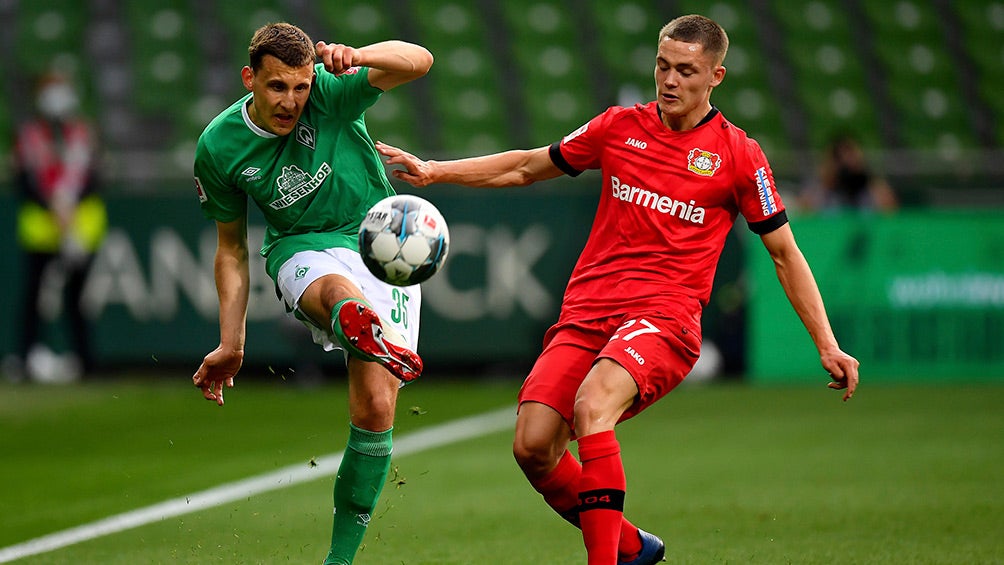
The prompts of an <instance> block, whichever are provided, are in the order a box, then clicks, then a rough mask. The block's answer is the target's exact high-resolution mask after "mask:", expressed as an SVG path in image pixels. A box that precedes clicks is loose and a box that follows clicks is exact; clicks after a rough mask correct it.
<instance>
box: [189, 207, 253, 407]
mask: <svg viewBox="0 0 1004 565" xmlns="http://www.w3.org/2000/svg"><path fill="white" fill-rule="evenodd" d="M216 234H217V245H216V259H215V262H214V267H213V274H214V276H215V279H216V292H217V294H218V296H219V300H220V345H219V346H218V347H217V348H216V349H214V350H213V351H212V352H210V353H209V354H208V355H206V357H205V358H204V359H203V360H202V364H201V365H200V366H199V369H198V370H197V371H196V372H195V374H194V375H193V376H192V382H193V383H194V384H195V386H197V387H199V388H200V389H202V396H203V397H204V398H205V399H206V400H212V401H214V402H216V404H217V405H219V406H223V387H224V386H226V387H232V386H234V377H235V376H236V375H237V371H239V370H240V368H241V364H242V363H243V362H244V336H245V325H246V321H247V306H248V291H249V289H250V280H251V277H250V272H249V270H248V243H247V217H246V216H244V217H241V218H239V219H237V220H235V221H233V222H229V223H223V222H217V223H216Z"/></svg>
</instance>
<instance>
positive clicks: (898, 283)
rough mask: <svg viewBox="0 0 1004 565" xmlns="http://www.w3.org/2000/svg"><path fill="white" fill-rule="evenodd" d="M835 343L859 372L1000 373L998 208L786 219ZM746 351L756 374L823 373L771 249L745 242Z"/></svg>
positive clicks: (1002, 228) (1003, 368)
mask: <svg viewBox="0 0 1004 565" xmlns="http://www.w3.org/2000/svg"><path fill="white" fill-rule="evenodd" d="M792 227H793V230H794V231H795V236H796V239H797V240H798V243H799V247H800V248H801V249H802V252H803V253H804V254H805V256H806V258H807V259H808V261H809V263H810V265H811V267H812V269H813V272H814V273H815V275H816V279H817V281H818V283H819V287H820V292H821V293H822V295H823V300H824V301H825V302H826V305H827V309H828V312H829V317H830V321H831V324H832V326H833V329H834V333H835V334H836V336H837V339H838V340H839V341H840V344H841V347H842V348H843V349H844V350H845V351H848V352H849V353H851V354H853V355H855V356H856V357H857V358H858V359H859V360H860V361H861V373H862V379H863V382H881V381H914V380H917V379H928V380H935V379H939V380H940V379H967V380H985V379H1004V216H1002V215H1001V213H1000V211H957V212H956V211H938V212H903V213H900V214H897V215H894V216H878V215H839V216H818V217H806V218H794V219H793V220H792ZM746 254H747V265H748V266H749V274H750V299H749V331H748V334H747V335H748V344H749V347H748V353H749V355H748V361H749V376H750V377H751V378H752V380H754V381H756V382H786V381H792V380H804V378H805V376H806V375H812V374H819V373H820V372H822V369H821V368H820V364H819V358H818V356H817V354H816V350H815V348H814V347H813V344H812V341H811V340H810V339H809V337H808V334H807V333H806V331H805V329H804V327H803V326H802V325H801V322H800V321H799V320H798V317H797V316H796V315H795V313H794V310H793V309H792V308H791V306H790V305H789V303H788V301H787V299H786V298H785V296H784V293H783V291H782V289H781V286H780V285H779V284H778V282H777V276H776V273H775V271H774V267H773V264H772V263H771V261H770V258H769V256H768V255H767V253H766V252H765V251H764V249H763V248H762V247H760V246H754V245H750V246H748V250H747V251H746Z"/></svg>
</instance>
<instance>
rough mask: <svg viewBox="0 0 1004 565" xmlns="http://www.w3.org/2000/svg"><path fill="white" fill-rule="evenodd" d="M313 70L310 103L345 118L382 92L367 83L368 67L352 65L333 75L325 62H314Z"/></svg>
mask: <svg viewBox="0 0 1004 565" xmlns="http://www.w3.org/2000/svg"><path fill="white" fill-rule="evenodd" d="M314 73H315V78H314V86H313V89H312V91H311V94H310V101H311V103H312V104H316V105H318V106H319V107H320V108H322V109H323V110H324V111H325V112H326V113H328V114H332V115H335V116H339V117H341V118H342V119H344V120H346V121H352V120H355V119H356V118H358V117H359V116H361V115H362V114H363V112H365V111H366V110H367V108H369V107H370V106H372V105H374V104H376V102H377V100H379V99H380V95H381V94H383V91H382V90H380V89H379V88H377V87H375V86H373V85H371V84H370V81H369V68H368V67H352V68H351V69H349V70H347V71H345V72H344V73H342V74H340V75H333V74H331V73H330V72H328V71H327V70H325V69H324V65H322V64H317V65H315V66H314Z"/></svg>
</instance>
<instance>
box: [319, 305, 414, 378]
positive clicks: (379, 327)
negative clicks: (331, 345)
mask: <svg viewBox="0 0 1004 565" xmlns="http://www.w3.org/2000/svg"><path fill="white" fill-rule="evenodd" d="M331 331H332V333H333V334H334V335H335V337H337V338H338V342H339V344H341V346H342V347H344V348H345V350H346V351H348V352H349V354H350V355H352V356H354V357H358V358H360V359H363V360H365V361H375V362H377V363H380V364H381V365H383V366H384V367H386V368H387V370H389V371H390V372H391V374H392V375H394V376H395V377H397V378H398V379H401V381H403V382H406V383H407V382H411V381H413V380H415V379H417V378H418V376H419V375H420V374H422V359H421V358H420V357H419V356H418V354H417V353H415V352H414V351H412V350H411V349H410V348H408V347H406V346H405V345H403V344H396V343H394V340H393V339H391V337H390V335H391V334H390V331H391V330H390V328H384V326H383V323H382V322H381V320H380V316H379V315H377V313H376V312H375V311H374V310H373V308H371V307H370V305H369V304H368V303H367V302H366V301H365V300H361V299H358V298H346V299H344V300H342V301H340V302H338V303H337V304H336V305H335V306H334V307H333V308H332V310H331Z"/></svg>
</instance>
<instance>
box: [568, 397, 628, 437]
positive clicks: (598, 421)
mask: <svg viewBox="0 0 1004 565" xmlns="http://www.w3.org/2000/svg"><path fill="white" fill-rule="evenodd" d="M572 413H573V414H574V416H575V433H576V435H578V436H579V437H582V436H586V435H589V434H593V433H596V432H598V431H603V430H606V429H613V427H614V426H615V425H616V424H617V420H618V419H619V418H620V415H621V414H622V413H623V409H619V407H617V406H615V405H613V404H611V403H610V401H609V399H606V398H599V397H597V396H595V395H588V394H586V395H583V394H580V395H579V396H577V397H576V398H575V405H574V407H573V410H572Z"/></svg>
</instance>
